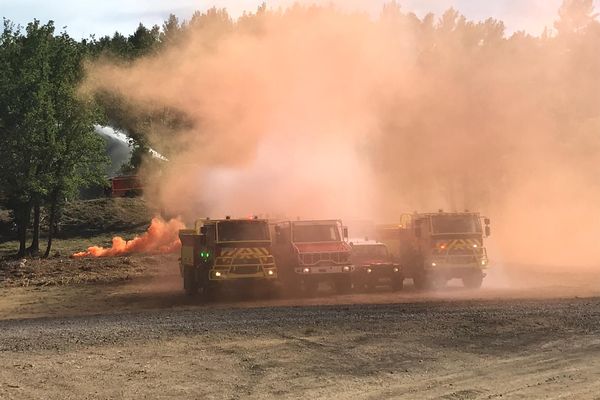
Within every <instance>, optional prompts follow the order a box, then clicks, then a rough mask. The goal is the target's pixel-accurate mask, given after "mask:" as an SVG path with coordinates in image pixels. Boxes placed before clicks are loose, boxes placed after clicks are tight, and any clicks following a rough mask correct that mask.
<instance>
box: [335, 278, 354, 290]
mask: <svg viewBox="0 0 600 400" xmlns="http://www.w3.org/2000/svg"><path fill="white" fill-rule="evenodd" d="M335 290H336V291H337V292H338V293H341V294H345V293H350V291H351V290H352V280H351V279H350V277H349V276H348V277H342V278H338V279H337V280H336V281H335Z"/></svg>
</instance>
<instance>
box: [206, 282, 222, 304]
mask: <svg viewBox="0 0 600 400" xmlns="http://www.w3.org/2000/svg"><path fill="white" fill-rule="evenodd" d="M219 289H220V288H219V287H218V286H217V285H212V284H210V283H209V284H207V285H206V286H205V287H204V288H203V289H202V299H203V300H204V301H209V302H210V301H216V300H217V299H218V298H219V292H220V290H219Z"/></svg>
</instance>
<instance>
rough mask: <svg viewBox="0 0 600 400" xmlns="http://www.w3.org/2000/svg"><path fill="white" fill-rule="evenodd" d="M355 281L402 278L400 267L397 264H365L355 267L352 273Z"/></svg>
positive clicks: (383, 280) (385, 280) (370, 281)
mask: <svg viewBox="0 0 600 400" xmlns="http://www.w3.org/2000/svg"><path fill="white" fill-rule="evenodd" d="M352 279H353V280H354V282H356V283H379V282H391V281H394V280H396V279H402V269H401V268H400V267H399V266H398V265H393V264H385V265H365V266H361V267H357V268H356V269H355V270H354V272H353V273H352Z"/></svg>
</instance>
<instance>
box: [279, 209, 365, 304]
mask: <svg viewBox="0 0 600 400" xmlns="http://www.w3.org/2000/svg"><path fill="white" fill-rule="evenodd" d="M272 232H274V235H275V244H274V253H275V259H276V261H277V264H278V265H279V266H280V273H281V279H282V281H283V282H284V285H285V286H287V287H289V288H291V289H293V290H295V291H303V292H304V293H305V294H309V295H312V294H314V293H315V292H316V291H317V289H318V287H319V285H320V283H327V284H329V285H330V286H333V287H334V288H335V289H336V290H337V291H338V292H348V291H350V289H351V287H352V282H351V277H350V274H351V272H352V271H353V269H354V266H353V265H352V263H351V261H350V250H351V248H350V245H349V244H348V243H346V241H345V240H344V239H345V238H347V229H345V228H344V227H343V225H342V222H341V221H339V220H310V221H283V222H277V223H274V224H272Z"/></svg>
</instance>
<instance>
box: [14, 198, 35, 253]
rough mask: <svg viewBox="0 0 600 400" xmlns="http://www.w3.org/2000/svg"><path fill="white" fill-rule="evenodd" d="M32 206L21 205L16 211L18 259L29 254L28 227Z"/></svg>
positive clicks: (27, 204)
mask: <svg viewBox="0 0 600 400" xmlns="http://www.w3.org/2000/svg"><path fill="white" fill-rule="evenodd" d="M30 211H31V205H30V204H29V203H21V204H19V205H18V206H17V207H16V209H15V216H16V218H15V220H16V221H15V222H16V223H17V235H18V238H19V252H18V253H17V256H18V257H25V255H26V254H27V226H28V225H29V217H30Z"/></svg>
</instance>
